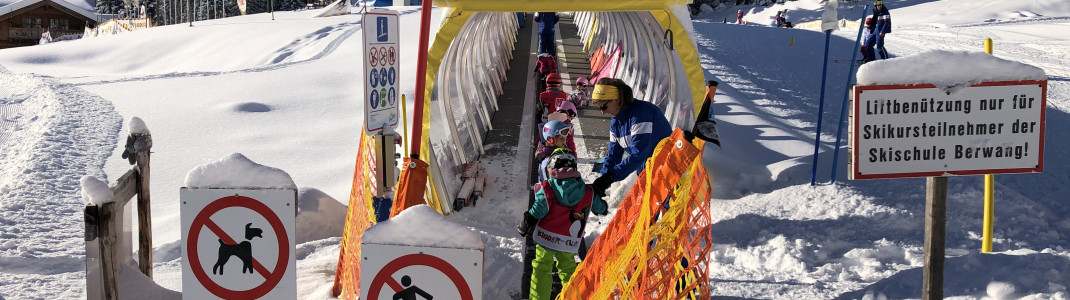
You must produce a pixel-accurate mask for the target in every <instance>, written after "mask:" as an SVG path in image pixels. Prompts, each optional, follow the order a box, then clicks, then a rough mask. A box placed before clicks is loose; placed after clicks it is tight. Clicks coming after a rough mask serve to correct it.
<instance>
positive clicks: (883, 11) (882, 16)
mask: <svg viewBox="0 0 1070 300" xmlns="http://www.w3.org/2000/svg"><path fill="white" fill-rule="evenodd" d="M873 5H874V6H876V9H875V10H873V19H875V20H877V25H876V27H874V29H873V33H874V34H875V35H876V37H877V41H876V44H875V45H874V46H873V50H874V52H876V55H877V57H878V58H880V59H888V50H887V49H884V35H885V34H888V33H892V14H890V13H888V7H887V6H884V1H882V0H877V1H874V2H873Z"/></svg>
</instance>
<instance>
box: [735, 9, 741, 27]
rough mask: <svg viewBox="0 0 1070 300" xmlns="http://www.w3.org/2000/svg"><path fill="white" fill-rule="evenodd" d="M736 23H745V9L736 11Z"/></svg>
mask: <svg viewBox="0 0 1070 300" xmlns="http://www.w3.org/2000/svg"><path fill="white" fill-rule="evenodd" d="M736 24H743V10H742V9H740V10H739V11H738V12H736Z"/></svg>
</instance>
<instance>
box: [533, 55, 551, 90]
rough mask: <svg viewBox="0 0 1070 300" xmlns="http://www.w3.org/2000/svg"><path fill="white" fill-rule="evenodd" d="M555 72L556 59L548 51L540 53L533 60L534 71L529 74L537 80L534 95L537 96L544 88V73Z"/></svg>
mask: <svg viewBox="0 0 1070 300" xmlns="http://www.w3.org/2000/svg"><path fill="white" fill-rule="evenodd" d="M555 72H557V61H556V60H554V57H553V56H550V54H549V53H540V54H539V56H538V58H536V60H535V72H534V74H531V76H532V77H535V79H536V80H538V82H539V84H538V85H536V86H535V97H536V98H538V97H539V95H540V94H542V91H544V90H546V75H550V73H555Z"/></svg>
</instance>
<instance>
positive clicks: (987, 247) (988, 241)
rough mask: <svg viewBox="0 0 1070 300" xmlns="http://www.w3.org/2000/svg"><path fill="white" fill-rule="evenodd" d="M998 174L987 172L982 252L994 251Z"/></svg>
mask: <svg viewBox="0 0 1070 300" xmlns="http://www.w3.org/2000/svg"><path fill="white" fill-rule="evenodd" d="M985 53H988V54H992V39H985ZM995 177H996V176H994V175H992V174H985V220H984V230H983V233H982V236H981V253H989V252H992V221H993V219H995V213H994V211H995V207H994V206H995V200H996V199H995V197H994V194H993V188H992V186H993V185H995V182H996V178H995Z"/></svg>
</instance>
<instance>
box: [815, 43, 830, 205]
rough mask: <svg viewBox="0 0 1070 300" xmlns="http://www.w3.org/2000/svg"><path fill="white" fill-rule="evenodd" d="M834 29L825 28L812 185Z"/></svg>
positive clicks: (819, 144)
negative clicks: (830, 44)
mask: <svg viewBox="0 0 1070 300" xmlns="http://www.w3.org/2000/svg"><path fill="white" fill-rule="evenodd" d="M831 38H832V30H825V62H824V64H822V65H821V100H819V101H818V103H817V134H815V135H814V167H813V168H812V169H810V186H814V179H815V177H817V150H818V148H820V147H821V115H822V114H823V113H824V112H825V73H826V72H828V69H829V39H831Z"/></svg>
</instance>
